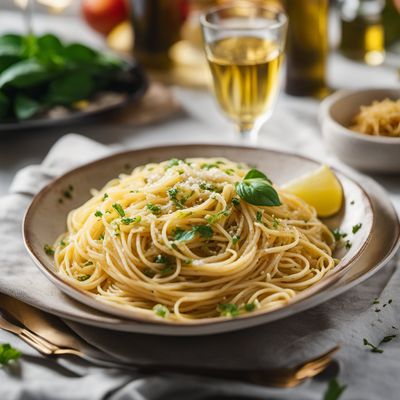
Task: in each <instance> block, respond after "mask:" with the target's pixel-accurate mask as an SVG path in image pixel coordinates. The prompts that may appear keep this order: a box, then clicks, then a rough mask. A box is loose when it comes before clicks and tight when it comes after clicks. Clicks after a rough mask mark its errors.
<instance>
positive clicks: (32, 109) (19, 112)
mask: <svg viewBox="0 0 400 400" xmlns="http://www.w3.org/2000/svg"><path fill="white" fill-rule="evenodd" d="M39 109H40V103H38V102H37V101H36V100H34V99H31V98H30V97H28V96H25V95H23V94H17V96H16V97H15V100H14V113H15V115H16V116H17V118H18V119H19V120H24V119H28V118H30V117H32V116H33V115H35V114H36V113H37V112H38V110H39Z"/></svg>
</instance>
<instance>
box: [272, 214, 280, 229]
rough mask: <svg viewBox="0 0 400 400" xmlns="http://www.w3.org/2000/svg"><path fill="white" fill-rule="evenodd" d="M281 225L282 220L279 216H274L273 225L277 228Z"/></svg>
mask: <svg viewBox="0 0 400 400" xmlns="http://www.w3.org/2000/svg"><path fill="white" fill-rule="evenodd" d="M279 225H280V221H279V219H278V218H275V217H273V220H272V226H273V227H274V228H275V229H276V228H277V227H278V226H279Z"/></svg>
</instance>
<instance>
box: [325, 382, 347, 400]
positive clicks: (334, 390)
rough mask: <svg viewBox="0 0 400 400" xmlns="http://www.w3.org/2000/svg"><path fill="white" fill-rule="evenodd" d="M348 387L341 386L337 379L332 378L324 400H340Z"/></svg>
mask: <svg viewBox="0 0 400 400" xmlns="http://www.w3.org/2000/svg"><path fill="white" fill-rule="evenodd" d="M346 387H347V386H346V385H341V384H340V383H339V382H338V381H337V380H336V378H332V379H331V380H330V381H329V384H328V388H327V389H326V392H325V394H324V400H338V399H339V398H340V397H341V395H342V393H343V392H344V391H345V390H346Z"/></svg>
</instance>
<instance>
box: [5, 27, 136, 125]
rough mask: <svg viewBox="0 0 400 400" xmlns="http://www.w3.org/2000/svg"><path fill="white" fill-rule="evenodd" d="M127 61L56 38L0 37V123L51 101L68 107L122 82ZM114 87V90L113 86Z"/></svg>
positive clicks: (40, 108) (22, 116) (29, 113)
mask: <svg viewBox="0 0 400 400" xmlns="http://www.w3.org/2000/svg"><path fill="white" fill-rule="evenodd" d="M128 68H129V65H128V63H126V62H125V61H123V60H121V59H120V58H118V57H115V56H113V55H109V54H105V53H100V52H98V51H96V50H94V49H91V48H90V47H88V46H85V45H83V44H80V43H72V44H64V43H63V42H62V41H61V40H60V39H59V38H58V37H57V36H55V35H51V34H46V35H42V36H33V35H28V36H21V35H13V34H7V35H2V36H0V122H1V121H12V120H15V119H17V120H25V119H28V118H31V117H33V116H35V114H37V113H38V112H41V111H46V110H48V109H49V108H50V107H52V106H55V105H62V106H66V107H73V104H74V103H75V102H77V101H79V100H84V99H88V98H90V96H92V95H93V94H95V93H96V92H98V91H101V90H114V87H117V86H119V87H120V86H121V73H123V72H125V71H127V70H128ZM116 90H118V89H116Z"/></svg>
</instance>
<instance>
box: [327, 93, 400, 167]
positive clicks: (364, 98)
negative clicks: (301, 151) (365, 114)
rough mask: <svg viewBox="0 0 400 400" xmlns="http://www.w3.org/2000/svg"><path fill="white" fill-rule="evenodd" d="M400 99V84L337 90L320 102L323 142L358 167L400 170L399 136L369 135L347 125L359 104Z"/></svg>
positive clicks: (344, 159)
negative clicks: (388, 86) (390, 87)
mask: <svg viewBox="0 0 400 400" xmlns="http://www.w3.org/2000/svg"><path fill="white" fill-rule="evenodd" d="M386 98H389V99H392V100H397V99H400V88H392V89H389V88H385V89H383V88H379V89H378V88H376V89H362V90H339V91H338V92H336V93H334V94H332V95H330V96H329V97H327V98H326V99H325V100H324V101H323V102H322V103H321V106H320V112H319V122H320V125H321V127H322V133H323V135H324V141H325V145H326V146H327V147H328V148H329V149H330V150H332V151H333V152H334V153H335V154H336V155H337V156H338V157H339V158H340V159H341V160H342V161H343V162H345V163H346V164H348V165H350V166H351V167H353V168H356V169H358V170H361V171H368V172H379V173H400V138H391V137H385V136H371V135H365V134H362V133H357V132H354V131H352V130H351V129H349V128H347V126H349V125H350V123H351V121H352V119H353V118H354V116H355V115H356V114H357V113H358V112H359V110H360V106H362V105H369V104H371V103H372V102H373V101H374V100H384V99H386Z"/></svg>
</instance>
